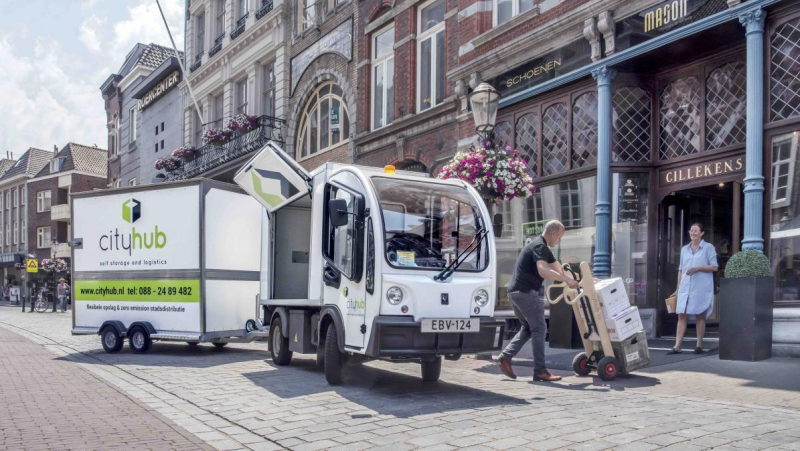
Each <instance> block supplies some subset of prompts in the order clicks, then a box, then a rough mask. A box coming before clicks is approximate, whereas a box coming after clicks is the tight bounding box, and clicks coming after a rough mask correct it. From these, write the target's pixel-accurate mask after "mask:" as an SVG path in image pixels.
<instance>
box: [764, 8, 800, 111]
mask: <svg viewBox="0 0 800 451" xmlns="http://www.w3.org/2000/svg"><path fill="white" fill-rule="evenodd" d="M770 47H771V50H772V52H771V53H772V55H771V60H772V61H771V67H770V78H771V80H770V81H771V83H770V104H771V108H770V109H771V111H772V117H771V118H770V119H771V120H773V121H780V120H783V119H789V118H791V117H798V116H800V19H793V20H790V21H789V22H786V23H785V24H783V25H781V26H779V27H778V28H776V29H775V32H774V33H773V34H772V38H771V41H770Z"/></svg>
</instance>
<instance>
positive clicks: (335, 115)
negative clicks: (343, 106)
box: [331, 106, 339, 133]
mask: <svg viewBox="0 0 800 451" xmlns="http://www.w3.org/2000/svg"><path fill="white" fill-rule="evenodd" d="M331 131H332V132H334V133H339V107H338V106H332V107H331Z"/></svg>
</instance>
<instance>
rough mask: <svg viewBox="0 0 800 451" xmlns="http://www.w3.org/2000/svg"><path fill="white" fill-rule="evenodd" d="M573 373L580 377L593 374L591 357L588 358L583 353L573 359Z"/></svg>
mask: <svg viewBox="0 0 800 451" xmlns="http://www.w3.org/2000/svg"><path fill="white" fill-rule="evenodd" d="M572 371H575V374H577V375H578V376H588V375H589V373H591V372H592V368H591V367H589V357H586V353H585V352H581V353H580V354H578V355H576V356H575V358H574V359H572Z"/></svg>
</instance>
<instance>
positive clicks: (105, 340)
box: [100, 326, 122, 354]
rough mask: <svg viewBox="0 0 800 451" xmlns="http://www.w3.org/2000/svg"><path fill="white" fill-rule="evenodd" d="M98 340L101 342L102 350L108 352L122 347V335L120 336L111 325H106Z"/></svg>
mask: <svg viewBox="0 0 800 451" xmlns="http://www.w3.org/2000/svg"><path fill="white" fill-rule="evenodd" d="M100 342H101V343H102V344H103V350H104V351H106V352H107V353H109V354H113V353H115V352H119V350H120V349H122V337H120V335H119V332H117V329H116V328H115V327H112V326H107V327H106V328H105V329H103V332H101V333H100Z"/></svg>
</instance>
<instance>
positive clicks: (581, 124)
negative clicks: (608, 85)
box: [572, 92, 597, 168]
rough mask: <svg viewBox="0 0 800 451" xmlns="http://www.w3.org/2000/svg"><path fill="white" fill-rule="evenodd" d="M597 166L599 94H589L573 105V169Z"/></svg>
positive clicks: (579, 98)
mask: <svg viewBox="0 0 800 451" xmlns="http://www.w3.org/2000/svg"><path fill="white" fill-rule="evenodd" d="M593 164H597V93H596V92H587V93H586V94H582V95H581V96H580V97H578V98H577V99H575V102H574V103H573V104H572V167H573V168H581V167H584V166H591V165H593Z"/></svg>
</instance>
